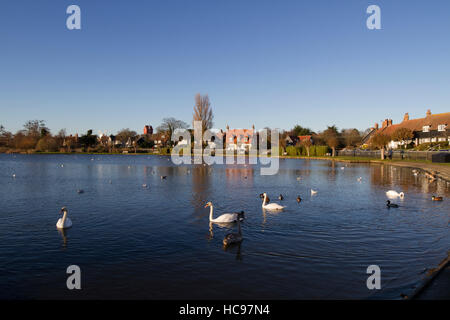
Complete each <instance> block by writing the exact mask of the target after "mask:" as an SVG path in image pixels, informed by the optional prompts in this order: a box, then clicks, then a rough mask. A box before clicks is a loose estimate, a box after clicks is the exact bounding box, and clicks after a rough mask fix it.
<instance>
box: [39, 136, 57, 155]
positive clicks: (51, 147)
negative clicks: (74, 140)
mask: <svg viewBox="0 0 450 320" xmlns="http://www.w3.org/2000/svg"><path fill="white" fill-rule="evenodd" d="M58 149H59V148H58V144H57V143H56V140H55V139H53V138H52V137H43V138H41V139H40V140H39V141H38V143H37V145H36V150H37V151H41V152H56V151H58Z"/></svg>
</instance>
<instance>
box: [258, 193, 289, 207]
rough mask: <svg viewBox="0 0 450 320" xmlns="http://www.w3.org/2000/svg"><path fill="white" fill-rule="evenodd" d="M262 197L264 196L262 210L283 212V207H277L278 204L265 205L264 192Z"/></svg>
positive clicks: (265, 196)
mask: <svg viewBox="0 0 450 320" xmlns="http://www.w3.org/2000/svg"><path fill="white" fill-rule="evenodd" d="M263 195H264V200H263V203H262V207H263V209H266V210H283V209H284V208H285V207H283V206H281V205H279V204H278V203H269V204H266V201H267V194H266V193H265V192H264V193H263Z"/></svg>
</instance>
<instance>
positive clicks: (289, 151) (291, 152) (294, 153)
mask: <svg viewBox="0 0 450 320" xmlns="http://www.w3.org/2000/svg"><path fill="white" fill-rule="evenodd" d="M286 153H287V155H288V156H291V157H293V156H298V155H299V153H298V150H297V148H296V147H293V146H289V147H286Z"/></svg>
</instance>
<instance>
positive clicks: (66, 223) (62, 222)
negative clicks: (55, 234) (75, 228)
mask: <svg viewBox="0 0 450 320" xmlns="http://www.w3.org/2000/svg"><path fill="white" fill-rule="evenodd" d="M61 213H63V214H64V215H63V217H62V218H59V220H58V222H57V223H56V227H57V228H58V229H67V228H70V227H71V226H72V221H71V220H70V219H69V218H67V209H66V207H63V208H62V209H61Z"/></svg>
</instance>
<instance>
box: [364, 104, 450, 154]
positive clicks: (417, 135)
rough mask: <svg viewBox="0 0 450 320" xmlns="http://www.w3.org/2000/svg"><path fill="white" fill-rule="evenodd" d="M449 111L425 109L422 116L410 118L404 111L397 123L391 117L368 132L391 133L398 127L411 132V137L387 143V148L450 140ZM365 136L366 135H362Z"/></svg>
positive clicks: (371, 133)
mask: <svg viewBox="0 0 450 320" xmlns="http://www.w3.org/2000/svg"><path fill="white" fill-rule="evenodd" d="M449 124H450V112H446V113H439V114H432V113H431V110H427V112H426V116H425V117H424V118H418V119H410V118H409V113H405V115H404V117H403V121H402V122H400V123H398V124H393V122H392V119H386V120H384V121H383V123H382V125H381V128H378V125H377V124H376V127H375V128H373V131H372V132H370V133H369V134H370V135H371V136H372V135H373V134H374V133H375V132H382V133H384V134H387V135H392V134H393V133H394V132H395V131H396V130H398V129H400V128H407V129H410V130H411V131H412V132H413V135H414V136H413V138H412V139H411V140H409V141H393V140H391V141H390V142H389V144H388V147H389V148H392V149H396V148H398V147H399V146H401V145H404V144H410V143H414V145H416V146H417V145H420V144H422V143H429V142H444V141H448V142H450V126H449ZM364 138H366V137H364ZM363 143H364V142H363Z"/></svg>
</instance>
